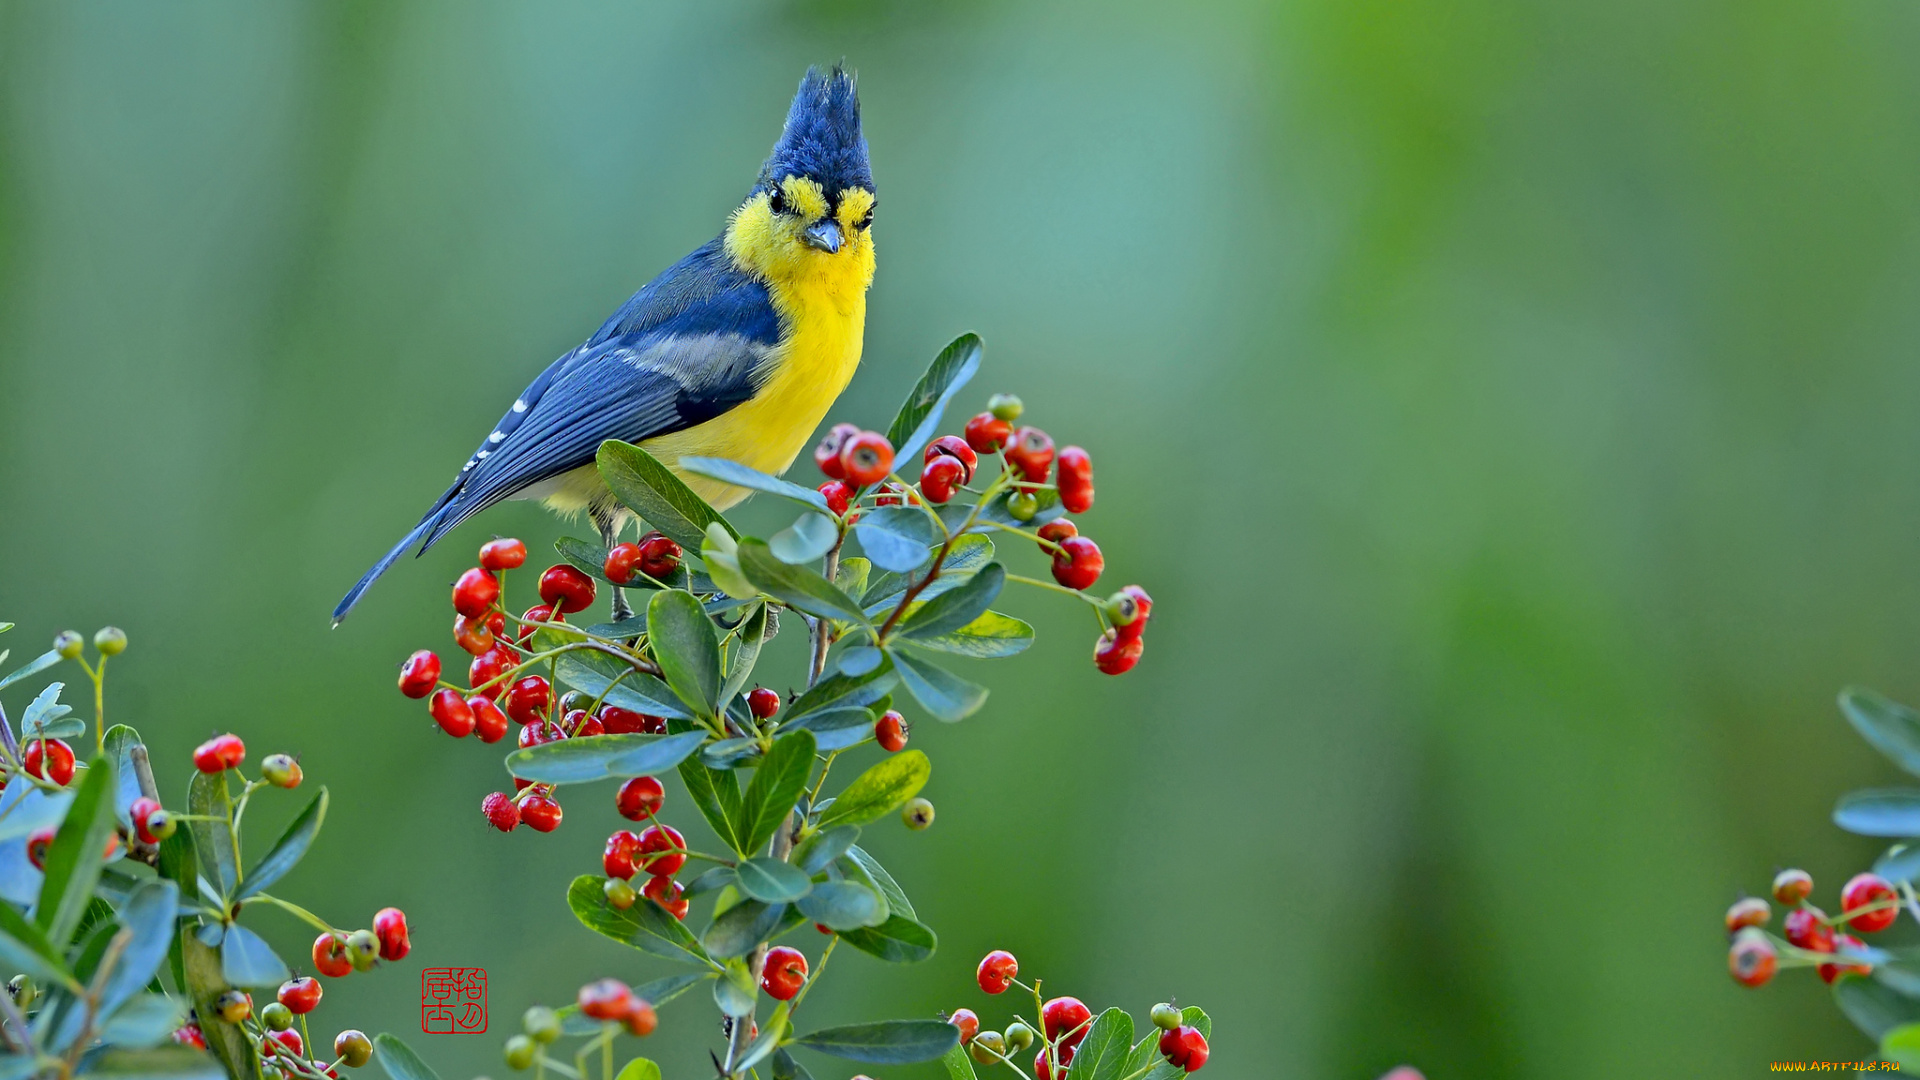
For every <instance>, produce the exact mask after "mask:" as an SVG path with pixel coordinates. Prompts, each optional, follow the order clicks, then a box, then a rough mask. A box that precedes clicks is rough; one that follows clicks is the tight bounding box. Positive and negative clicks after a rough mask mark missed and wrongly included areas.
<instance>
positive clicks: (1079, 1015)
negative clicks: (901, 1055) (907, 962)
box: [947, 949, 1210, 1080]
mask: <svg viewBox="0 0 1920 1080" xmlns="http://www.w3.org/2000/svg"><path fill="white" fill-rule="evenodd" d="M1019 976H1020V961H1019V960H1017V959H1015V957H1014V955H1013V954H1012V953H1010V952H1007V951H1005V950H1004V949H995V950H994V951H992V952H990V953H988V954H987V955H986V956H984V957H982V958H981V960H980V966H979V967H978V968H977V969H976V970H975V972H974V978H975V980H976V981H977V982H978V983H979V984H980V989H981V990H983V991H985V992H986V993H988V994H994V995H999V994H1004V993H1006V992H1007V990H1008V988H1009V987H1015V986H1017V987H1019V988H1020V989H1022V990H1025V991H1027V992H1029V993H1031V994H1032V995H1033V1000H1034V1006H1035V1008H1036V1009H1037V1010H1038V1015H1039V1017H1040V1027H1039V1029H1038V1032H1036V1031H1035V1028H1034V1026H1033V1025H1032V1024H1031V1023H1030V1022H1028V1021H1027V1020H1025V1019H1024V1018H1022V1017H1020V1015H1019V1014H1018V1013H1016V1014H1014V1020H1013V1022H1012V1023H1010V1024H1008V1025H1007V1026H1006V1028H1005V1029H1004V1030H1002V1031H982V1030H980V1017H979V1015H978V1014H977V1013H975V1012H974V1011H973V1010H972V1009H955V1010H954V1011H953V1013H952V1014H951V1015H950V1016H948V1017H947V1022H948V1023H950V1024H952V1025H953V1026H954V1027H956V1028H958V1029H959V1030H960V1044H961V1045H962V1046H965V1047H966V1048H967V1053H968V1054H970V1055H972V1057H973V1060H975V1061H977V1062H979V1063H980V1064H982V1065H997V1064H1004V1065H1008V1066H1011V1067H1012V1068H1013V1069H1014V1071H1016V1072H1021V1071H1022V1070H1021V1068H1020V1066H1019V1065H1018V1064H1017V1063H1015V1062H1014V1060H1013V1055H1015V1054H1024V1053H1025V1052H1026V1051H1027V1050H1028V1049H1029V1048H1031V1047H1032V1046H1033V1045H1034V1043H1035V1042H1036V1041H1039V1043H1040V1049H1039V1051H1038V1052H1037V1053H1036V1054H1035V1055H1034V1058H1033V1076H1034V1080H1064V1078H1065V1077H1066V1076H1067V1075H1068V1069H1069V1067H1070V1066H1071V1065H1072V1064H1073V1058H1074V1054H1075V1053H1076V1051H1077V1050H1078V1049H1079V1047H1080V1044H1081V1042H1083V1041H1084V1040H1085V1039H1086V1037H1087V1033H1088V1032H1089V1031H1091V1030H1092V1029H1093V1025H1094V1022H1095V1021H1094V1015H1093V1010H1091V1009H1089V1008H1087V1006H1086V1004H1085V1003H1084V1002H1082V1001H1081V1000H1080V999H1079V998H1076V997H1056V998H1050V999H1047V1000H1044V1001H1043V1000H1042V999H1041V994H1040V980H1039V979H1035V980H1034V981H1033V985H1031V986H1029V985H1027V984H1026V983H1024V982H1021V981H1020V977H1019ZM1116 1011H1117V1010H1116ZM1195 1012H1197V1010H1195ZM1150 1017H1151V1019H1152V1020H1153V1025H1154V1027H1155V1028H1156V1029H1158V1030H1159V1032H1160V1034H1159V1036H1158V1038H1157V1039H1156V1038H1155V1037H1154V1036H1153V1035H1152V1034H1148V1035H1147V1037H1146V1038H1144V1039H1142V1040H1141V1041H1140V1043H1139V1044H1138V1045H1137V1046H1136V1047H1135V1048H1134V1053H1133V1054H1132V1055H1130V1056H1129V1058H1128V1063H1129V1064H1131V1063H1133V1061H1134V1059H1135V1058H1146V1057H1148V1056H1149V1055H1148V1054H1147V1053H1146V1049H1147V1047H1148V1046H1149V1045H1151V1046H1152V1048H1153V1049H1154V1050H1156V1051H1157V1052H1158V1054H1159V1056H1160V1057H1161V1058H1164V1059H1165V1060H1166V1061H1167V1063H1168V1064H1170V1065H1172V1066H1174V1067H1176V1068H1178V1069H1182V1070H1184V1071H1186V1072H1198V1071H1199V1070H1200V1068H1201V1067H1202V1066H1204V1065H1205V1064H1206V1063H1207V1055H1208V1053H1209V1052H1210V1051H1209V1049H1208V1046H1207V1037H1206V1035H1204V1034H1203V1033H1202V1032H1201V1031H1200V1029H1199V1028H1198V1027H1195V1026H1194V1025H1193V1024H1191V1023H1189V1018H1188V1016H1187V1014H1186V1013H1184V1012H1182V1011H1181V1010H1180V1009H1177V1008H1175V1007H1174V1006H1172V1005H1170V1004H1167V1003H1164V1002H1163V1003H1161V1004H1159V1005H1155V1006H1154V1007H1153V1011H1152V1013H1151V1014H1150ZM1195 1019H1198V1017H1197V1016H1196V1017H1195ZM1125 1030H1126V1031H1127V1032H1128V1033H1129V1034H1131V1032H1132V1028H1131V1026H1130V1022H1129V1026H1128V1027H1127V1028H1126V1029H1125ZM1149 1040H1153V1041H1152V1042H1151V1043H1149ZM1152 1068H1153V1064H1152V1063H1151V1062H1150V1061H1149V1062H1147V1063H1143V1064H1141V1065H1140V1066H1139V1067H1138V1068H1137V1069H1136V1070H1135V1071H1134V1072H1133V1073H1132V1074H1130V1076H1129V1080H1131V1078H1132V1077H1139V1076H1145V1075H1146V1074H1147V1073H1148V1072H1150V1071H1152Z"/></svg>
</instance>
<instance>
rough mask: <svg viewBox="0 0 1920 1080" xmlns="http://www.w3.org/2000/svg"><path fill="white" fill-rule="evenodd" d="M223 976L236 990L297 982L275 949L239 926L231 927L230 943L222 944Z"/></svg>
mask: <svg viewBox="0 0 1920 1080" xmlns="http://www.w3.org/2000/svg"><path fill="white" fill-rule="evenodd" d="M220 972H221V974H222V975H224V976H226V979H227V982H228V983H229V984H231V985H233V986H256V987H257V986H279V985H280V984H281V983H283V982H286V981H287V980H288V979H291V978H293V972H291V971H288V970H287V965H286V962H285V961H283V960H281V959H280V956H279V954H278V953H276V952H274V951H273V946H271V945H268V944H267V943H266V942H265V941H264V940H262V939H261V937H260V935H259V934H256V933H254V932H253V931H251V930H249V929H247V928H246V927H244V926H238V925H235V926H229V927H227V939H226V940H225V941H223V942H221V943H220Z"/></svg>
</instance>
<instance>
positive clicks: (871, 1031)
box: [793, 1020, 960, 1065]
mask: <svg viewBox="0 0 1920 1080" xmlns="http://www.w3.org/2000/svg"><path fill="white" fill-rule="evenodd" d="M793 1042H794V1045H797V1046H804V1047H806V1048H807V1049H809V1050H817V1051H819V1052H820V1053H822V1054H831V1055H832V1056H834V1057H837V1058H842V1059H845V1060H847V1061H858V1062H861V1063H862V1064H866V1065H906V1064H911V1063H913V1062H916V1061H934V1060H937V1059H938V1058H939V1057H940V1055H942V1054H944V1053H946V1052H947V1051H948V1050H951V1049H952V1048H954V1047H955V1046H957V1045H959V1043H960V1029H959V1028H957V1027H954V1026H953V1025H952V1024H949V1023H947V1022H946V1021H944V1020H880V1021H876V1022H874V1023H868V1024H847V1025H845V1026H843V1027H832V1028H824V1029H822V1030H820V1031H816V1032H813V1033H812V1034H810V1035H802V1036H800V1037H799V1038H797V1039H795V1040H793Z"/></svg>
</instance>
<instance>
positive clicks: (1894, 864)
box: [1873, 844, 1920, 882]
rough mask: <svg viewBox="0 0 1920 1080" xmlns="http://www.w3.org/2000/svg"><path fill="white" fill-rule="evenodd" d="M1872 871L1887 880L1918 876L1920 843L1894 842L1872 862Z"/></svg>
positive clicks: (1909, 878)
mask: <svg viewBox="0 0 1920 1080" xmlns="http://www.w3.org/2000/svg"><path fill="white" fill-rule="evenodd" d="M1873 872H1874V873H1876V874H1879V875H1880V876H1881V877H1883V878H1886V879H1887V880H1888V881H1908V882H1910V881H1912V880H1913V879H1914V878H1916V877H1920V845H1915V844H1895V845H1893V846H1892V847H1890V848H1888V849H1887V851H1886V854H1884V855H1881V856H1880V857H1879V858H1878V859H1875V860H1874V862H1873Z"/></svg>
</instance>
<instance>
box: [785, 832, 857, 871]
mask: <svg viewBox="0 0 1920 1080" xmlns="http://www.w3.org/2000/svg"><path fill="white" fill-rule="evenodd" d="M859 837H860V827H859V826H858V825H842V826H840V827H839V828H837V829H828V830H826V831H824V832H817V833H814V834H813V835H812V836H809V837H807V838H806V839H805V840H803V841H801V843H800V846H799V847H797V848H795V849H794V850H793V863H794V865H795V866H798V867H799V868H800V870H801V872H802V873H805V874H807V875H808V876H812V875H814V874H817V873H819V872H820V871H822V870H825V869H826V868H827V867H829V866H832V865H833V860H835V859H837V858H839V857H840V856H842V855H845V854H846V853H847V851H848V850H849V849H851V848H852V847H853V842H854V841H855V840H857V839H859Z"/></svg>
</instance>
